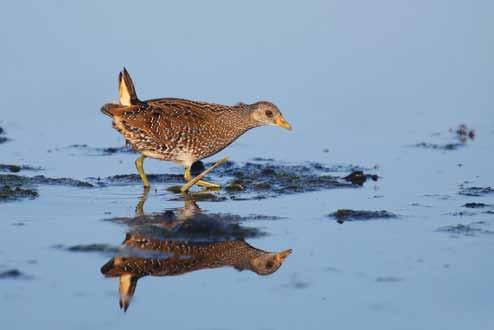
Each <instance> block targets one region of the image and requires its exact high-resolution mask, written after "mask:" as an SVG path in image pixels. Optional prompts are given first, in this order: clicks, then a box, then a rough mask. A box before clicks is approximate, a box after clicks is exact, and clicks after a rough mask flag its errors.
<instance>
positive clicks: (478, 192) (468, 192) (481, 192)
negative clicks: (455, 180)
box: [459, 185, 494, 197]
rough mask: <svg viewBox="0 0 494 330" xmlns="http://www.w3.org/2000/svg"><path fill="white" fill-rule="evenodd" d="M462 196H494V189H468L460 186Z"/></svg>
mask: <svg viewBox="0 0 494 330" xmlns="http://www.w3.org/2000/svg"><path fill="white" fill-rule="evenodd" d="M459 194H460V195H463V196H472V197H481V196H486V195H490V194H494V188H491V187H466V186H464V185H461V186H460V192H459Z"/></svg>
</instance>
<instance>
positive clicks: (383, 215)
mask: <svg viewBox="0 0 494 330" xmlns="http://www.w3.org/2000/svg"><path fill="white" fill-rule="evenodd" d="M328 216H329V217H330V218H334V219H336V221H337V222H338V223H344V222H346V221H367V220H376V219H396V218H398V216H397V215H396V214H394V213H391V212H389V211H385V210H381V211H366V210H349V209H339V210H337V211H336V212H333V213H331V214H329V215H328Z"/></svg>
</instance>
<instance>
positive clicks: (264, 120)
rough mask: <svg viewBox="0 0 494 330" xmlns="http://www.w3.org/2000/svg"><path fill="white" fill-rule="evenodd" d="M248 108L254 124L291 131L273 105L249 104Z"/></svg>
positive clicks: (290, 127)
mask: <svg viewBox="0 0 494 330" xmlns="http://www.w3.org/2000/svg"><path fill="white" fill-rule="evenodd" d="M249 107H250V109H251V114H250V116H251V118H252V120H254V121H255V122H256V123H258V124H260V125H273V126H279V127H283V128H286V129H287V130H289V131H291V130H292V125H290V124H289V123H288V122H287V121H286V120H285V118H284V117H283V115H282V114H281V111H280V110H279V109H278V107H277V106H276V105H274V104H273V103H271V102H266V101H260V102H256V103H253V104H251V105H250V106H249Z"/></svg>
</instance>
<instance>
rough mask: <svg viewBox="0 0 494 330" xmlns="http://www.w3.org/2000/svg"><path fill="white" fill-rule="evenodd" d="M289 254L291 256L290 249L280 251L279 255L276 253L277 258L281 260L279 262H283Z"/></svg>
mask: <svg viewBox="0 0 494 330" xmlns="http://www.w3.org/2000/svg"><path fill="white" fill-rule="evenodd" d="M290 254H292V249H288V250H285V251H281V252H280V253H278V256H279V257H280V258H281V260H285V258H286V257H288V256H289V255H290Z"/></svg>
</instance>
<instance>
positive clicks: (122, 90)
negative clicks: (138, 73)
mask: <svg viewBox="0 0 494 330" xmlns="http://www.w3.org/2000/svg"><path fill="white" fill-rule="evenodd" d="M118 92H119V94H120V104H121V105H124V106H130V105H134V104H138V103H139V99H138V98H137V93H136V90H135V87H134V83H133V82H132V78H131V77H130V74H129V72H128V71H127V69H126V68H125V67H124V68H123V70H122V71H121V72H120V74H119V75H118Z"/></svg>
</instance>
